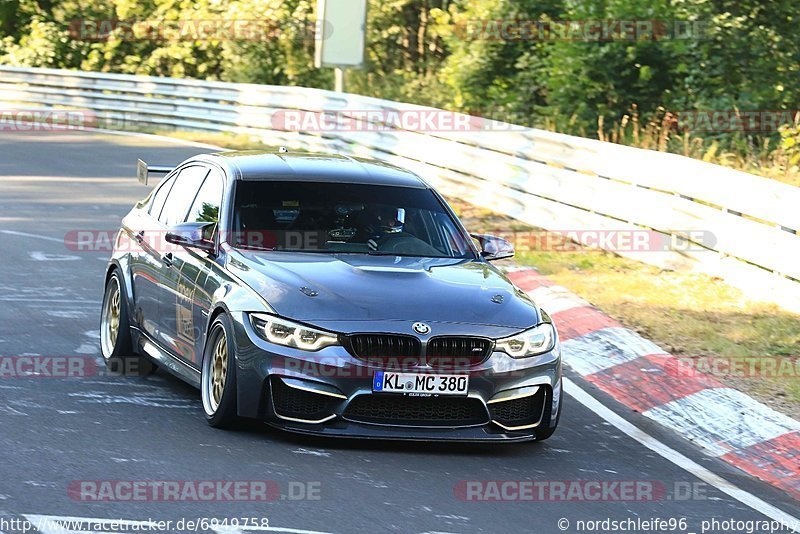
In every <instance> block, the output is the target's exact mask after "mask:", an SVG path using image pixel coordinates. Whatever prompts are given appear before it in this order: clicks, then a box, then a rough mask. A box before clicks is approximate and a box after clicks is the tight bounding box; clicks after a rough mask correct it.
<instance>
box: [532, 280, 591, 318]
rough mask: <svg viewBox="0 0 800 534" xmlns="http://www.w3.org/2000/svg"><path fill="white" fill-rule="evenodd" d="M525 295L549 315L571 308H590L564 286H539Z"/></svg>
mask: <svg viewBox="0 0 800 534" xmlns="http://www.w3.org/2000/svg"><path fill="white" fill-rule="evenodd" d="M527 293H528V295H530V297H531V298H532V299H533V300H534V301H536V303H537V304H539V305H540V306H541V307H542V308H544V310H545V311H546V312H547V313H549V314H550V315H555V314H557V313H559V312H563V311H566V310H569V309H571V308H584V307H587V306H591V304H589V303H588V302H586V301H585V300H583V299H582V298H580V297H579V296H577V295H576V294H574V293H572V292H571V291H570V290H569V289H567V288H566V287H564V286H556V285H552V286H541V287H537V288H536V289H534V290H532V291H527Z"/></svg>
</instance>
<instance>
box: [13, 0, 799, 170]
mask: <svg viewBox="0 0 800 534" xmlns="http://www.w3.org/2000/svg"><path fill="white" fill-rule="evenodd" d="M368 2H369V11H368V13H369V16H368V24H367V50H366V53H365V65H364V68H363V69H360V70H351V71H349V72H348V79H347V88H348V90H350V91H352V92H357V93H361V94H367V95H371V96H379V97H382V98H387V99H395V100H404V101H411V102H415V103H420V104H427V105H434V106H438V107H445V108H448V109H454V110H460V111H467V112H470V113H473V114H476V115H482V116H487V117H492V118H497V119H500V120H506V121H509V122H515V123H519V124H524V125H528V126H534V127H543V128H549V129H555V130H558V131H563V132H566V133H573V134H578V135H584V136H592V137H598V138H601V139H607V140H611V141H614V142H621V143H629V144H634V145H639V146H645V147H647V148H653V149H657V150H670V151H675V152H679V153H684V154H687V155H692V156H694V157H701V158H705V159H707V160H710V161H715V162H721V163H726V162H727V163H728V164H731V165H734V166H739V167H742V168H745V167H747V168H749V167H752V168H756V169H757V168H758V166H759V165H760V164H761V163H763V162H765V158H766V159H767V160H774V161H773V163H775V164H776V165H778V168H780V169H781V170H780V171H774V169H773V170H772V171H770V172H773V173H776V172H777V173H778V174H779V173H780V172H783V171H786V172H790V173H791V172H794V173H795V174H796V173H797V165H798V158H800V156H798V150H799V149H798V148H797V137H796V135H794V136H793V135H792V134H790V133H787V132H789V130H791V129H792V127H793V125H791V124H786V125H784V128H783V130H782V131H783V133H779V132H777V131H768V132H748V131H739V132H735V131H734V132H724V131H719V132H704V133H703V134H702V135H703V136H702V137H701V135H700V133H699V132H696V131H691V130H690V129H686V128H682V127H681V125H680V123H679V122H676V120H675V116H676V114H677V115H679V114H680V113H682V112H683V113H686V112H690V111H692V110H702V111H705V110H792V109H795V108H796V103H797V102H798V101H800V33H798V32H796V31H795V21H796V14H795V12H796V5H795V3H794V2H793V0H771V1H770V2H763V1H761V0H735V1H734V0H672V1H669V2H651V1H650V0H604V1H601V2H600V1H599V2H574V1H570V0H368ZM315 11H316V1H315V0H3V1H2V3H0V62H2V63H7V64H13V65H24V66H43V67H62V68H76V69H86V70H99V71H107V72H123V73H134V74H146V75H154V76H178V77H196V78H202V79H208V80H223V81H236V82H249V83H262V84H280V85H302V86H310V87H325V88H329V87H331V85H332V81H333V80H332V79H333V76H332V72H331V70H330V69H316V68H314V65H313V50H314V40H313V24H314V22H315V20H316V13H315ZM81 20H83V21H96V20H107V21H111V20H117V21H134V20H138V21H157V22H161V23H164V21H171V22H172V23H173V24H175V23H179V22H181V21H183V22H186V21H209V20H213V21H236V20H239V21H241V20H244V21H261V22H264V23H266V24H267V25H269V26H270V27H272V28H275V29H276V31H275V32H274V34H270V35H269V36H268V37H267V38H257V39H238V38H225V36H224V35H223V36H222V38H217V39H204V38H192V36H191V35H190V36H188V37H187V36H185V35H184V36H182V38H180V39H151V38H147V35H141V34H139V35H137V36H136V38H133V39H132V38H130V35H129V34H126V32H125V31H124V29H119V28H117V29H115V30H114V31H111V32H110V34H109V35H108V38H107V39H96V40H92V39H85V38H80V35H76V32H75V30H76V24H79V23H76V21H81ZM492 21H516V22H519V23H522V24H524V23H526V22H527V23H529V24H539V25H542V24H544V25H547V24H555V25H556V26H557V25H558V24H559V21H578V22H580V21H584V22H586V21H656V22H657V23H658V24H660V26H658V27H659V28H661V29H662V30H664V32H662V33H657V34H654V35H652V36H650V38H648V37H647V36H644V37H641V36H640V38H638V39H631V38H610V39H606V40H602V39H601V40H595V39H575V38H570V37H569V36H567V37H566V38H565V37H563V36H558V35H551V34H535V35H534V37H533V38H521V39H515V38H501V36H500V35H498V34H496V33H495V34H492V33H490V32H488V31H483V32H481V31H478V32H475V31H474V30H475V29H476V28H479V29H480V28H482V26H481V25H482V24H483V25H487V26H486V27H483V28H484V29H486V28H487V27H488V25H489V24H490V23H491V22H492ZM195 37H196V36H195ZM773 152H776V154H775V155H772V153H773ZM781 165H782V166H781ZM792 169H794V171H792Z"/></svg>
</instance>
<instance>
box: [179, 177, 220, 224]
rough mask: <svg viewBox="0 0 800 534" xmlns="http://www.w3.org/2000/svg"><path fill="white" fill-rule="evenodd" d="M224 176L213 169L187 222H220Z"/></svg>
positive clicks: (198, 195)
mask: <svg viewBox="0 0 800 534" xmlns="http://www.w3.org/2000/svg"><path fill="white" fill-rule="evenodd" d="M222 187H223V180H222V174H220V172H219V171H218V170H216V169H212V170H211V172H210V173H208V176H207V177H206V181H205V182H203V186H202V187H201V188H200V191H199V192H198V193H197V198H195V199H194V203H193V204H192V207H191V209H190V210H189V215H188V216H187V217H186V222H214V223H216V222H219V208H220V204H221V202H222Z"/></svg>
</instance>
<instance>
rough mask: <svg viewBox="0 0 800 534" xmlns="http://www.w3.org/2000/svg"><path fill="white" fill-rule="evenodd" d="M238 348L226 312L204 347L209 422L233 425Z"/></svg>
mask: <svg viewBox="0 0 800 534" xmlns="http://www.w3.org/2000/svg"><path fill="white" fill-rule="evenodd" d="M235 355H236V348H235V344H234V341H233V325H232V324H231V320H230V318H228V316H227V315H225V314H222V315H220V316H219V317H217V318H216V319H215V320H214V323H213V324H212V325H211V330H210V332H209V334H208V340H207V341H206V347H205V350H204V351H203V366H202V375H201V379H200V392H201V395H202V398H203V412H204V413H205V416H206V421H207V422H208V424H209V425H211V426H213V427H215V428H231V427H233V426H235V425H236V423H237V422H238V419H239V418H238V417H237V415H236V356H235Z"/></svg>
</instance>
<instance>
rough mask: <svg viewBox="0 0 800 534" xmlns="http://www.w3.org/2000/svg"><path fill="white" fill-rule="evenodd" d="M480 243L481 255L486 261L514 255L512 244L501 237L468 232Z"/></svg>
mask: <svg viewBox="0 0 800 534" xmlns="http://www.w3.org/2000/svg"><path fill="white" fill-rule="evenodd" d="M470 235H471V236H472V238H473V239H476V240H477V241H478V243H480V244H481V256H483V257H484V258H485V259H486V260H487V261H494V260H502V259H504V258H510V257H512V256H513V255H514V245H512V244H511V243H509V242H508V241H506V240H505V239H503V238H502V237H497V236H493V235H488V234H470Z"/></svg>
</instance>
